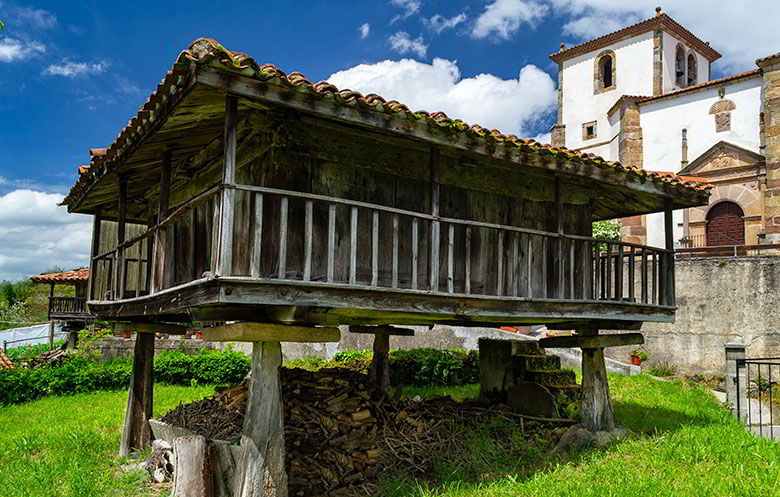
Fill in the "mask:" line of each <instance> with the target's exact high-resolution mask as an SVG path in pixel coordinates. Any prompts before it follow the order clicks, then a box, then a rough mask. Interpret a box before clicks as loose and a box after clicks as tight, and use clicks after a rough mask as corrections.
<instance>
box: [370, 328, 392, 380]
mask: <svg viewBox="0 0 780 497" xmlns="http://www.w3.org/2000/svg"><path fill="white" fill-rule="evenodd" d="M372 352H373V353H372V355H371V380H372V381H373V382H374V386H375V387H376V389H377V390H379V391H380V392H387V391H388V390H389V389H390V335H388V334H383V333H378V334H376V335H374V346H373V351H372Z"/></svg>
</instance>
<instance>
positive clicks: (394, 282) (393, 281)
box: [390, 214, 399, 288]
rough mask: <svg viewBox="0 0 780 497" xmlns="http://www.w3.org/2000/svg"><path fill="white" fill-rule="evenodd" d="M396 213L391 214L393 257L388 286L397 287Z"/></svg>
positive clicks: (397, 240) (397, 239)
mask: <svg viewBox="0 0 780 497" xmlns="http://www.w3.org/2000/svg"><path fill="white" fill-rule="evenodd" d="M398 243H399V238H398V214H393V258H392V268H391V271H392V276H391V281H390V286H391V287H392V288H398Z"/></svg>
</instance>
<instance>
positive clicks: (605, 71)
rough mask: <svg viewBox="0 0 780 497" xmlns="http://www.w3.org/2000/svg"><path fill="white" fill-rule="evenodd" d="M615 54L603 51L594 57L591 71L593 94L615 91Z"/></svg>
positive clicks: (610, 51)
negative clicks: (594, 61)
mask: <svg viewBox="0 0 780 497" xmlns="http://www.w3.org/2000/svg"><path fill="white" fill-rule="evenodd" d="M615 75H616V71H615V52H613V51H612V50H605V51H603V52H601V53H600V54H599V55H598V57H596V66H595V68H594V71H593V90H594V92H593V93H601V92H604V91H609V90H614V89H615V83H616V82H615Z"/></svg>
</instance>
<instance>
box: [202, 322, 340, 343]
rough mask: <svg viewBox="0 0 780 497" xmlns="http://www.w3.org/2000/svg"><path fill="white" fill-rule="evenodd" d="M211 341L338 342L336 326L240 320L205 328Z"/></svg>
mask: <svg viewBox="0 0 780 497" xmlns="http://www.w3.org/2000/svg"><path fill="white" fill-rule="evenodd" d="M203 339H204V340H206V341H209V342H316V343H322V342H338V341H339V340H340V339H341V333H340V332H339V329H338V328H336V327H326V326H322V327H314V326H294V325H288V324H273V323H253V322H240V323H231V324H225V325H222V326H215V327H213V328H205V329H204V330H203Z"/></svg>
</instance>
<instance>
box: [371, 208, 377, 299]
mask: <svg viewBox="0 0 780 497" xmlns="http://www.w3.org/2000/svg"><path fill="white" fill-rule="evenodd" d="M371 286H379V211H374V213H373V215H372V217H371Z"/></svg>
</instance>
